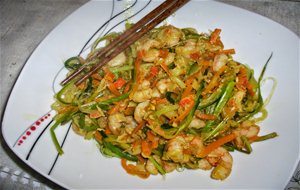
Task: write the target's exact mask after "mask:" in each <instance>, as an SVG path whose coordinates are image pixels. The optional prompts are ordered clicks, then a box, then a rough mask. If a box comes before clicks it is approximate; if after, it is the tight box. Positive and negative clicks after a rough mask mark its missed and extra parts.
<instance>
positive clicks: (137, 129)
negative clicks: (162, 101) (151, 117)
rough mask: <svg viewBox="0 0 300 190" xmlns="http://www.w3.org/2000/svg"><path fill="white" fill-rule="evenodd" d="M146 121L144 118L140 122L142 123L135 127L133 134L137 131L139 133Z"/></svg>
mask: <svg viewBox="0 0 300 190" xmlns="http://www.w3.org/2000/svg"><path fill="white" fill-rule="evenodd" d="M145 123H146V122H145V121H144V120H142V122H140V123H139V124H138V125H137V126H136V127H135V128H134V129H133V131H132V134H135V133H137V132H138V131H139V130H140V129H142V128H143V127H144V125H145Z"/></svg>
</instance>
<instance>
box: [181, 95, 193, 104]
mask: <svg viewBox="0 0 300 190" xmlns="http://www.w3.org/2000/svg"><path fill="white" fill-rule="evenodd" d="M191 103H193V99H192V96H186V97H184V98H182V99H181V100H180V101H179V105H180V106H181V107H185V106H186V105H190V104H191Z"/></svg>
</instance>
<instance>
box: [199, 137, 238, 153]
mask: <svg viewBox="0 0 300 190" xmlns="http://www.w3.org/2000/svg"><path fill="white" fill-rule="evenodd" d="M235 138H236V135H235V134H234V133H231V134H229V135H227V136H224V137H222V138H220V139H218V140H216V141H214V142H212V143H210V144H209V145H207V146H206V147H205V148H204V149H203V150H202V151H200V153H199V154H198V155H197V156H198V157H200V158H203V157H205V156H207V155H208V154H209V153H211V152H212V151H213V150H215V149H217V148H219V147H220V146H222V145H223V144H225V143H228V142H230V141H232V140H234V139H235Z"/></svg>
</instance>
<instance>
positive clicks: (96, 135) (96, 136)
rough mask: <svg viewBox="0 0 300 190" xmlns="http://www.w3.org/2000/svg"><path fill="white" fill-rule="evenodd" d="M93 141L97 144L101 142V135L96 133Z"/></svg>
mask: <svg viewBox="0 0 300 190" xmlns="http://www.w3.org/2000/svg"><path fill="white" fill-rule="evenodd" d="M94 137H95V139H96V140H97V141H98V142H101V141H102V138H103V137H102V135H101V134H100V133H99V132H97V131H96V133H95V135H94Z"/></svg>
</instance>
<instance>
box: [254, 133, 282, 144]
mask: <svg viewBox="0 0 300 190" xmlns="http://www.w3.org/2000/svg"><path fill="white" fill-rule="evenodd" d="M277 136H278V134H277V133H276V132H273V133H270V134H267V135H264V136H260V137H258V138H257V139H256V140H255V142H259V141H265V140H268V139H272V138H275V137H277Z"/></svg>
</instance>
